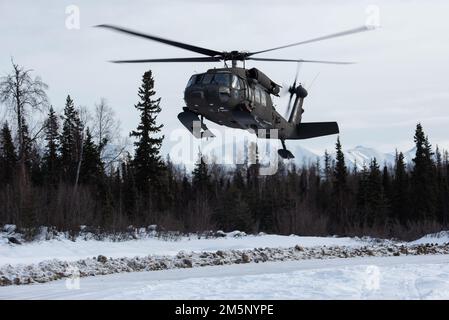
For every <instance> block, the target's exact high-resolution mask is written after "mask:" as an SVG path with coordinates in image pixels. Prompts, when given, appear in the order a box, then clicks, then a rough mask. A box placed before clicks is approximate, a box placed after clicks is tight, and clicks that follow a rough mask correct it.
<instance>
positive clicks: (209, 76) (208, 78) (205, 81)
mask: <svg viewBox="0 0 449 320" xmlns="http://www.w3.org/2000/svg"><path fill="white" fill-rule="evenodd" d="M213 77H214V75H213V73H206V74H205V75H204V77H203V81H201V83H202V84H209V83H210V82H211V80H212V78H213Z"/></svg>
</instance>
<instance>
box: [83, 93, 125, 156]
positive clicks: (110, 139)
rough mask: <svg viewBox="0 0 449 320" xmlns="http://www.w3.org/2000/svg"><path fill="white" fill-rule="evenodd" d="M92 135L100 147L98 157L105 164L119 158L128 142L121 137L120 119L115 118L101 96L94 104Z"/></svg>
mask: <svg viewBox="0 0 449 320" xmlns="http://www.w3.org/2000/svg"><path fill="white" fill-rule="evenodd" d="M92 136H93V137H94V138H95V140H96V141H97V145H98V146H99V147H100V157H101V160H102V161H104V162H105V164H106V165H109V164H111V163H112V162H114V161H116V160H117V159H118V158H120V156H121V155H122V154H123V153H124V151H125V149H126V147H127V144H128V142H127V141H126V140H123V139H122V138H121V135H120V121H119V120H116V119H115V112H114V110H113V109H112V108H111V107H110V106H109V105H108V104H107V101H106V99H104V98H101V99H100V102H99V103H98V104H96V105H95V111H94V114H93V119H92Z"/></svg>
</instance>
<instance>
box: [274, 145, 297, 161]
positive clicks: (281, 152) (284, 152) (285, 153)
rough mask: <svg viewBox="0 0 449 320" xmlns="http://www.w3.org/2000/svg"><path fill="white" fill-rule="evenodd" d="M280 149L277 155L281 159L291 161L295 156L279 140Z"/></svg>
mask: <svg viewBox="0 0 449 320" xmlns="http://www.w3.org/2000/svg"><path fill="white" fill-rule="evenodd" d="M281 142H282V149H279V150H278V154H279V156H280V157H281V158H282V159H293V158H294V157H295V156H294V155H293V154H292V153H291V152H290V150H287V148H286V147H285V141H284V140H281Z"/></svg>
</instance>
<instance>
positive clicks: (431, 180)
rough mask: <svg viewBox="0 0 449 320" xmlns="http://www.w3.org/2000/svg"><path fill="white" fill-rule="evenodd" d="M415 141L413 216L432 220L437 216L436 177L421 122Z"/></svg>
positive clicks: (428, 144)
mask: <svg viewBox="0 0 449 320" xmlns="http://www.w3.org/2000/svg"><path fill="white" fill-rule="evenodd" d="M414 141H415V144H416V155H415V158H414V159H413V162H414V167H413V171H412V200H413V218H414V219H417V220H418V219H422V220H425V219H428V220H432V219H434V218H435V217H436V179H435V170H434V161H433V158H432V156H433V152H432V148H431V145H430V142H429V140H428V138H427V137H426V135H425V134H424V130H423V128H422V126H421V124H420V123H418V124H417V126H416V131H415V137H414Z"/></svg>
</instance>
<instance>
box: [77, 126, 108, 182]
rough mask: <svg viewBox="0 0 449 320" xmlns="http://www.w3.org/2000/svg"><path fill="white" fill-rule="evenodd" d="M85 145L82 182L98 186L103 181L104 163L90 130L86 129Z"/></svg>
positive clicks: (81, 174)
mask: <svg viewBox="0 0 449 320" xmlns="http://www.w3.org/2000/svg"><path fill="white" fill-rule="evenodd" d="M83 143H84V145H83V159H82V161H81V170H80V182H81V183H84V184H91V185H98V184H99V183H100V182H101V180H102V175H103V173H104V172H103V163H102V162H101V159H100V150H99V147H98V146H97V145H96V144H95V143H94V141H93V138H92V134H91V133H90V130H89V128H87V129H86V137H85V139H84V142H83Z"/></svg>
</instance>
